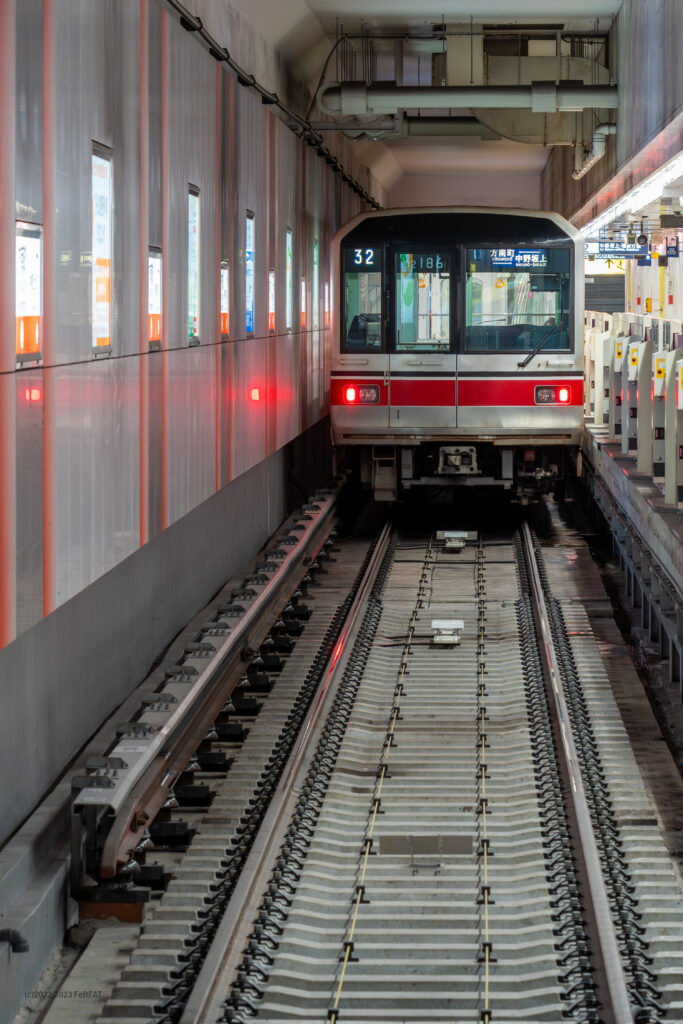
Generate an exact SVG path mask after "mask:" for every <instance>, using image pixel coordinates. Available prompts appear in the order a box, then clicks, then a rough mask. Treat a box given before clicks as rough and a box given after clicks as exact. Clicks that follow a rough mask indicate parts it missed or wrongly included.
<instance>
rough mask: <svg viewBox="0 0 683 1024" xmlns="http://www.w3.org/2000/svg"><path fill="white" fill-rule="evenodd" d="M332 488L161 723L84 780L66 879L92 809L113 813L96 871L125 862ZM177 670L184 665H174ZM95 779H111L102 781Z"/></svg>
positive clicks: (299, 564)
mask: <svg viewBox="0 0 683 1024" xmlns="http://www.w3.org/2000/svg"><path fill="white" fill-rule="evenodd" d="M340 486H341V485H340ZM338 490H339V487H337V488H335V489H333V490H332V491H331V492H330V493H329V494H328V495H326V496H325V497H324V498H321V499H319V502H318V504H317V505H316V509H317V511H316V510H313V511H310V512H309V513H308V515H309V516H310V519H309V521H307V522H306V523H305V528H304V530H303V531H302V532H301V533H300V535H296V536H297V541H296V543H295V545H292V548H291V551H290V552H289V553H288V554H286V555H285V556H284V557H283V558H282V559H281V564H280V565H278V567H277V569H276V570H274V572H272V573H271V578H270V579H269V580H268V582H267V583H266V584H265V585H262V586H260V588H259V589H260V590H261V593H259V594H257V596H256V597H255V598H254V600H253V602H252V604H251V606H250V607H249V608H247V609H246V610H245V611H244V613H243V614H242V615H241V617H240V618H238V619H236V620H233V621H234V627H233V628H232V629H231V631H230V632H229V633H228V634H227V636H226V637H225V639H224V640H223V641H222V643H220V644H217V645H216V653H215V654H214V656H213V657H212V658H211V659H210V661H209V664H208V665H207V666H206V667H205V668H204V669H203V670H202V671H201V672H198V673H197V675H196V676H195V677H194V678H193V680H192V682H191V683H190V684H187V683H185V684H183V685H182V688H183V689H184V691H185V692H184V694H183V696H182V699H180V700H179V701H177V702H176V703H173V704H171V705H170V707H172V710H170V711H169V713H168V715H167V717H166V720H165V721H164V722H163V724H161V725H160V726H159V727H158V728H154V727H153V726H151V727H149V729H148V731H149V735H147V736H136V735H131V736H127V737H124V738H122V739H121V740H120V741H119V743H118V744H117V745H116V747H115V748H114V750H112V751H111V752H110V755H109V756H110V757H111V756H114V757H115V758H120V759H121V760H122V762H123V763H124V764H125V765H126V767H125V768H123V769H116V770H115V771H114V772H109V773H107V770H106V769H104V772H105V775H104V777H103V776H102V775H101V774H96V775H93V784H92V787H84V788H83V789H81V790H80V792H79V793H78V794H77V795H76V796H75V798H74V801H73V816H72V880H73V881H74V885H75V888H78V880H77V876H79V870H80V864H81V862H82V852H83V842H84V839H83V835H82V830H83V824H84V822H86V823H87V824H88V825H90V826H92V825H94V824H95V822H94V819H95V817H96V816H97V815H107V816H110V817H111V819H112V820H111V822H110V823H109V827H108V829H107V837H106V840H105V842H104V845H103V851H102V859H101V866H100V873H101V875H102V877H103V878H112V877H114V876H115V875H116V873H117V869H118V867H119V866H120V865H121V864H122V863H125V860H126V857H127V856H128V854H129V853H130V852H131V850H132V849H133V848H134V847H135V845H137V843H138V842H139V841H140V839H141V833H140V831H139V830H140V829H141V828H142V827H144V826H145V825H147V824H148V823H149V821H150V820H151V819H152V818H153V816H154V814H155V813H156V812H157V811H158V810H159V808H160V807H161V806H162V805H163V803H164V802H165V800H166V799H167V798H168V796H169V794H170V791H171V789H172V787H173V785H174V783H175V782H176V781H177V778H178V776H179V774H180V773H181V771H182V769H183V768H184V766H185V764H187V761H188V760H189V758H190V757H191V755H192V753H193V752H194V750H196V748H197V746H198V745H199V743H200V742H201V740H202V739H203V738H204V736H205V735H206V733H207V732H208V731H209V728H210V726H211V724H212V722H213V720H214V719H215V717H216V714H217V711H218V710H220V707H221V706H222V704H223V703H224V702H225V699H226V698H227V696H228V695H229V693H228V692H226V679H228V678H229V676H230V675H231V674H232V675H235V676H237V675H241V674H243V671H244V660H243V654H244V651H245V650H249V649H253V648H254V647H255V646H256V647H257V646H258V645H259V644H260V643H261V642H262V640H263V638H264V636H265V635H266V633H267V630H268V624H269V620H270V619H271V618H272V615H273V610H274V609H275V608H277V607H278V606H279V604H281V603H282V602H283V601H284V600H286V599H287V598H288V597H289V596H290V595H291V593H292V591H293V590H294V589H295V588H296V585H297V583H298V580H299V577H300V575H301V573H302V572H304V571H305V568H306V566H307V565H308V564H310V562H311V561H312V560H313V559H314V558H315V557H316V555H317V554H318V552H319V551H320V549H321V547H322V545H323V544H324V542H325V540H326V538H327V537H328V535H329V533H330V531H331V529H332V522H333V517H334V510H335V501H336V496H337V493H338ZM288 522H291V519H290V520H288V521H287V522H286V523H285V524H283V528H282V529H283V530H286V529H287V525H288ZM178 671H179V673H180V672H181V671H182V670H181V669H180V668H179V670H178ZM174 685H176V687H177V684H173V683H172V682H168V683H167V686H166V689H168V690H170V691H171V692H172V690H173V687H174ZM162 692H163V691H162ZM145 717H146V715H144V714H143V715H142V716H141V718H140V720H139V724H140V726H141V728H143V729H144V727H145V724H146V723H145ZM111 775H113V776H114V778H111V777H110V776H111ZM98 780H99V782H102V781H108V782H109V783H113V784H110V785H108V786H107V787H106V788H100V786H99V785H98ZM98 824H99V823H98Z"/></svg>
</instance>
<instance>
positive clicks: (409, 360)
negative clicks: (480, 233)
mask: <svg viewBox="0 0 683 1024" xmlns="http://www.w3.org/2000/svg"><path fill="white" fill-rule="evenodd" d="M387 280H388V284H389V304H390V316H389V324H390V330H389V333H390V335H391V336H390V338H389V345H388V351H389V376H390V388H389V424H390V427H391V433H392V434H393V435H399V436H400V435H401V434H410V435H413V436H414V435H416V434H417V435H418V436H419V435H420V434H429V435H434V434H436V435H437V436H438V435H439V434H440V433H443V434H444V435H445V436H446V437H447V436H448V434H449V433H450V432H452V430H453V428H454V427H455V426H456V425H457V420H456V415H457V413H456V386H455V376H456V358H457V357H456V354H455V345H454V334H455V316H454V303H455V293H456V268H455V266H454V256H453V250H452V248H450V247H448V246H434V247H430V248H426V247H419V248H416V247H414V246H411V245H404V246H392V247H390V248H389V249H388V251H387Z"/></svg>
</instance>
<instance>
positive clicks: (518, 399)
mask: <svg viewBox="0 0 683 1024" xmlns="http://www.w3.org/2000/svg"><path fill="white" fill-rule="evenodd" d="M332 274H333V281H334V301H333V309H332V321H331V360H330V371H331V379H330V403H331V419H332V435H333V441H334V444H335V446H336V447H337V449H345V453H346V458H347V461H349V462H350V463H352V464H354V465H356V466H357V468H358V469H359V471H360V473H361V477H362V479H363V481H364V482H365V483H366V484H369V485H371V486H372V487H373V489H374V490H375V493H376V496H377V497H378V498H380V499H383V500H394V499H395V498H397V497H398V496H400V495H405V493H406V492H407V491H409V490H414V489H415V488H420V487H422V488H425V487H430V488H438V489H439V490H440V491H442V493H445V492H443V489H444V488H447V487H454V486H459V485H469V486H494V487H502V488H504V489H507V490H513V491H515V492H516V493H517V495H518V496H519V497H520V498H522V499H526V498H528V497H530V496H533V495H535V494H538V493H540V492H543V491H547V490H550V489H551V488H553V487H554V486H555V485H556V484H558V483H559V482H560V481H561V480H562V477H563V475H564V472H565V467H566V464H567V458H566V456H567V452H568V450H569V449H571V448H575V447H576V446H577V445H578V443H579V441H580V435H581V429H582V425H583V243H582V241H581V238H580V236H579V234H578V232H577V231H576V230H575V229H574V228H573V227H572V226H571V225H570V224H568V223H567V222H566V221H565V220H564V219H563V218H562V217H560V216H558V215H556V214H552V213H543V212H531V211H528V210H503V209H500V210H499V209H493V208H471V207H470V208H464V207H463V208H459V207H458V208H428V209H407V210H398V211H397V210H386V211H382V212H380V213H368V214H361V215H359V216H357V217H356V218H355V219H354V220H352V221H351V222H350V223H349V224H347V225H346V226H345V227H344V228H343V229H342V230H341V231H339V232H337V234H336V235H335V236H334V239H333V243H332Z"/></svg>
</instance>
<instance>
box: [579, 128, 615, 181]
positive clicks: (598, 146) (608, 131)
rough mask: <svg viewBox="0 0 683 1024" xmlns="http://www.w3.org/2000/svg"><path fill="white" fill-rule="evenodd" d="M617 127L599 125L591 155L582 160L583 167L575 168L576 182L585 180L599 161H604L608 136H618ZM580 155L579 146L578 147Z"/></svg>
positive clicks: (595, 132)
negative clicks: (584, 177) (581, 179)
mask: <svg viewBox="0 0 683 1024" xmlns="http://www.w3.org/2000/svg"><path fill="white" fill-rule="evenodd" d="M616 134H617V126H616V125H615V124H608V123H605V124H599V125H598V126H597V128H596V129H595V131H594V132H593V147H592V149H591V151H590V153H586V154H584V156H583V158H582V160H581V166H580V167H577V168H575V169H574V170H573V171H572V178H573V179H574V181H578V180H579V179H580V178H583V176H584V174H588V172H589V171H590V169H591V167H593V166H594V165H595V164H597V162H598V160H602V158H603V156H604V155H605V150H606V149H607V136H608V135H616ZM577 155H578V146H577Z"/></svg>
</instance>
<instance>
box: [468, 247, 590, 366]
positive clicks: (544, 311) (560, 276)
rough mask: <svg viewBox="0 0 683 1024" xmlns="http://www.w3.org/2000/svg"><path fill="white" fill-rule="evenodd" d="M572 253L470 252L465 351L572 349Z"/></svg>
mask: <svg viewBox="0 0 683 1024" xmlns="http://www.w3.org/2000/svg"><path fill="white" fill-rule="evenodd" d="M570 311H571V288H570V254H569V250H568V249H512V248H505V249H468V250H467V279H466V327H465V349H466V350H467V351H469V352H483V351H493V352H529V351H532V350H533V349H534V348H536V346H537V345H539V344H542V347H543V349H545V350H547V351H555V352H557V351H564V352H567V351H569V349H570V348H571V336H570V324H571V315H570Z"/></svg>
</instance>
